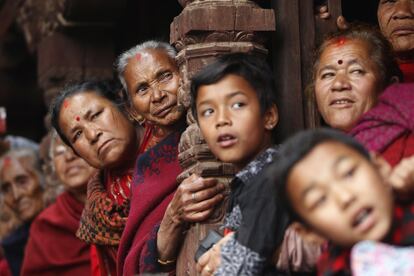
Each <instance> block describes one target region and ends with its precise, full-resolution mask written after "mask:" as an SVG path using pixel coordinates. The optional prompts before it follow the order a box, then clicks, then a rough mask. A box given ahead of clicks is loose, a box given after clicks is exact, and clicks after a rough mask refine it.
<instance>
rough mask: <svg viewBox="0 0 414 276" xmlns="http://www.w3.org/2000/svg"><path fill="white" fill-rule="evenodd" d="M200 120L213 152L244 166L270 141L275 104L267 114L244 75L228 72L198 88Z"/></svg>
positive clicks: (238, 166) (275, 118)
mask: <svg viewBox="0 0 414 276" xmlns="http://www.w3.org/2000/svg"><path fill="white" fill-rule="evenodd" d="M196 108H197V116H198V123H199V126H200V129H201V132H202V134H203V136H204V138H205V139H206V141H207V144H208V146H209V147H210V149H211V151H212V152H213V154H214V155H215V156H216V157H217V158H219V159H220V160H221V161H223V162H228V163H233V164H234V165H235V166H236V169H238V170H240V169H242V168H243V167H244V166H245V165H247V163H249V162H250V161H251V160H252V159H253V158H254V157H255V156H256V155H257V154H258V153H259V152H260V151H261V150H262V149H264V148H265V147H267V146H269V145H270V143H271V130H272V129H273V127H274V126H275V125H276V123H277V119H278V116H277V110H276V107H275V106H274V107H272V108H270V109H269V110H268V111H266V112H265V114H264V115H262V114H261V112H260V104H259V100H258V97H257V93H256V91H255V90H254V89H253V87H252V86H251V85H250V84H249V83H248V82H247V81H246V80H245V79H244V78H242V77H240V76H237V75H233V74H230V75H227V76H225V77H224V78H223V79H221V80H220V81H218V82H217V83H214V84H211V85H203V86H200V88H199V89H198V96H197V101H196Z"/></svg>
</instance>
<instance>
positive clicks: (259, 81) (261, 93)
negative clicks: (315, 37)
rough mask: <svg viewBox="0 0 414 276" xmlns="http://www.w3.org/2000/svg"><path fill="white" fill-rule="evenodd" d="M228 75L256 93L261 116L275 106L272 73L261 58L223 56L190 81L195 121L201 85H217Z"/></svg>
mask: <svg viewBox="0 0 414 276" xmlns="http://www.w3.org/2000/svg"><path fill="white" fill-rule="evenodd" d="M229 74H234V75H237V76H240V77H242V78H244V79H245V80H246V81H247V82H248V83H249V84H250V85H251V86H252V87H253V89H254V90H255V91H256V93H257V97H258V99H259V103H260V111H261V113H262V115H263V114H264V113H265V112H266V111H267V110H268V109H269V108H270V107H271V106H272V105H273V104H276V99H275V96H276V95H275V85H274V80H273V76H272V71H271V69H270V67H269V66H268V64H267V63H266V60H265V59H264V58H263V57H258V56H254V55H250V54H244V53H236V54H228V55H223V56H220V57H219V58H217V60H216V61H215V62H213V63H211V64H209V65H207V66H206V67H204V68H203V69H201V71H200V72H198V73H197V74H196V75H195V76H194V77H193V78H192V79H191V90H190V91H191V111H192V112H193V115H194V118H195V119H196V120H198V119H197V108H196V100H197V95H198V89H199V88H200V86H202V85H210V84H214V83H217V82H218V81H220V80H221V79H223V78H224V77H226V76H227V75H229Z"/></svg>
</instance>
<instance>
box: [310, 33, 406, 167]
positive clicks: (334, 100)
mask: <svg viewBox="0 0 414 276" xmlns="http://www.w3.org/2000/svg"><path fill="white" fill-rule="evenodd" d="M387 44H388V43H387V41H386V40H385V39H384V38H383V37H382V36H381V34H379V33H378V32H377V31H375V30H373V29H368V28H366V27H355V28H350V29H348V30H345V31H342V32H339V33H336V34H334V35H333V36H331V37H329V38H328V39H326V40H325V42H324V43H323V44H322V46H321V47H320V48H319V50H318V58H317V61H316V63H315V67H314V72H315V73H314V79H315V96H316V101H317V105H318V109H319V111H320V113H321V116H322V118H323V119H324V121H325V122H326V123H327V124H328V125H329V126H331V127H333V128H338V129H340V130H343V131H346V132H349V133H350V134H351V135H353V136H355V137H356V138H357V139H358V140H359V141H360V142H361V143H363V144H364V145H365V146H366V147H367V148H368V149H370V150H372V151H374V152H377V153H380V154H381V155H382V156H383V157H384V158H385V159H386V160H387V161H388V162H389V163H390V164H391V165H393V166H394V165H396V164H397V163H399V162H400V161H401V160H402V159H403V158H405V157H409V156H411V155H412V154H413V153H414V135H413V130H414V127H413V124H412V118H413V116H414V114H413V110H414V108H413V107H414V103H413V101H414V97H413V90H414V88H413V87H412V85H410V84H406V85H403V84H395V85H392V86H390V87H389V88H388V89H386V91H385V92H383V93H382V91H383V90H384V89H385V88H386V87H387V86H388V85H390V84H391V83H393V82H398V81H399V80H401V79H402V77H401V74H400V71H399V70H398V66H397V64H396V62H395V60H394V59H393V56H392V53H391V48H390V46H389V45H387ZM376 104H377V105H376ZM375 105H376V106H375ZM374 106H375V107H374Z"/></svg>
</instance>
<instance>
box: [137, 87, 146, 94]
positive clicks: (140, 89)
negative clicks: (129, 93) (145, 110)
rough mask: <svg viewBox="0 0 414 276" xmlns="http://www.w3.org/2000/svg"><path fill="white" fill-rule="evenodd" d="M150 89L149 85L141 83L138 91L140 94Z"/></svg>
mask: <svg viewBox="0 0 414 276" xmlns="http://www.w3.org/2000/svg"><path fill="white" fill-rule="evenodd" d="M147 90H148V85H141V86H140V87H138V89H137V93H138V94H145V93H146V92H147Z"/></svg>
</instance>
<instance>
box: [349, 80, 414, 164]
mask: <svg viewBox="0 0 414 276" xmlns="http://www.w3.org/2000/svg"><path fill="white" fill-rule="evenodd" d="M413 132H414V83H413V84H410V83H406V84H394V85H392V86H390V87H388V88H387V89H386V90H385V91H384V93H383V94H381V96H380V97H379V101H378V104H377V105H376V106H375V107H374V108H372V109H371V110H369V111H368V112H367V113H365V114H364V115H363V116H362V118H361V119H360V120H359V122H358V123H357V125H356V126H355V127H354V128H353V129H352V130H351V132H350V134H351V135H352V136H354V137H355V138H356V139H357V140H358V141H360V142H361V143H362V144H363V145H364V146H366V147H367V148H368V149H369V150H371V151H374V152H377V153H381V154H382V153H384V152H385V151H386V150H387V149H388V148H389V147H391V146H392V145H393V144H394V143H396V142H398V143H401V140H403V142H404V141H409V140H410V139H411V138H410V136H412V135H413ZM405 144H407V143H405ZM410 147H412V146H410ZM400 151H402V152H399V153H395V154H397V155H399V156H400V158H399V159H401V158H403V157H404V156H409V155H411V154H413V153H414V148H407V147H403V148H402V149H400ZM407 151H408V153H407ZM397 161H399V160H397Z"/></svg>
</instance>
